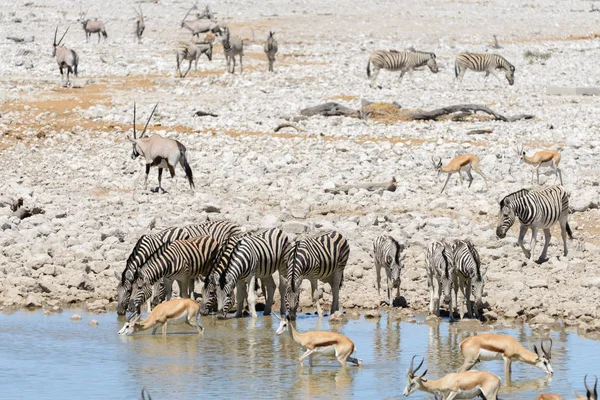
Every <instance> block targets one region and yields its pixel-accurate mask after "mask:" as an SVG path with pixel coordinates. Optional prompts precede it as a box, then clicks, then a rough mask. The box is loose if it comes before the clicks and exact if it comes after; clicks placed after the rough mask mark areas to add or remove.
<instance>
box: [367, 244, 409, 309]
mask: <svg viewBox="0 0 600 400" xmlns="http://www.w3.org/2000/svg"><path fill="white" fill-rule="evenodd" d="M403 251H404V245H401V244H400V243H398V242H397V241H396V239H394V238H393V237H391V236H388V235H381V236H377V237H376V238H375V239H373V259H374V260H375V272H376V273H377V294H379V293H380V291H381V268H383V269H384V270H385V275H386V277H387V281H386V283H387V303H388V305H390V306H391V305H392V291H391V289H392V288H394V289H397V291H396V298H399V297H400V273H401V272H402V259H403V258H404V257H403V255H402V252H403ZM390 282H391V287H390Z"/></svg>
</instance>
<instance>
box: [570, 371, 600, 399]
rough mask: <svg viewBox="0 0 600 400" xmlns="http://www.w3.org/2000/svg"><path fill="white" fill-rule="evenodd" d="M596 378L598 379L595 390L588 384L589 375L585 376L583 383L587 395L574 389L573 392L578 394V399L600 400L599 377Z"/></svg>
mask: <svg viewBox="0 0 600 400" xmlns="http://www.w3.org/2000/svg"><path fill="white" fill-rule="evenodd" d="M595 378H596V381H595V382H594V390H593V391H592V390H591V389H590V388H589V387H588V385H587V375H586V376H585V377H584V378H583V384H584V385H585V396H582V395H580V394H579V393H577V392H576V391H573V394H574V395H575V396H577V400H598V377H595Z"/></svg>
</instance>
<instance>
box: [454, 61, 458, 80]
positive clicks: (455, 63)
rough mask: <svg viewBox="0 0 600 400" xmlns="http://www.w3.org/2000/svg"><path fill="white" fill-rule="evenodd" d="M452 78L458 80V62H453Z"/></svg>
mask: <svg viewBox="0 0 600 400" xmlns="http://www.w3.org/2000/svg"><path fill="white" fill-rule="evenodd" d="M454 77H455V78H458V60H456V61H454Z"/></svg>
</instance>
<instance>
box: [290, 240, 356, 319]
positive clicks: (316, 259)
mask: <svg viewBox="0 0 600 400" xmlns="http://www.w3.org/2000/svg"><path fill="white" fill-rule="evenodd" d="M349 255H350V246H349V245H348V242H347V241H346V239H345V238H344V237H343V236H342V235H341V234H340V233H338V232H335V231H332V232H329V233H325V234H323V235H320V236H317V237H312V238H306V239H302V240H298V241H296V243H294V245H293V246H292V248H291V250H290V254H289V255H288V257H287V287H286V289H285V306H286V309H287V311H288V313H289V316H290V318H291V319H292V320H295V319H296V312H297V310H298V304H299V302H300V285H301V284H302V280H303V279H305V278H306V279H308V280H309V281H310V287H311V298H312V300H313V303H315V305H316V306H317V313H318V314H319V317H322V316H323V310H321V305H320V304H319V297H320V296H319V292H318V290H317V280H320V281H322V282H325V283H329V284H330V285H331V292H332V293H333V304H332V305H331V313H334V312H336V311H337V310H338V309H339V298H340V288H341V287H342V283H343V281H344V268H345V267H346V263H347V262H348V257H349Z"/></svg>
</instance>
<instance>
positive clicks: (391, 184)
mask: <svg viewBox="0 0 600 400" xmlns="http://www.w3.org/2000/svg"><path fill="white" fill-rule="evenodd" d="M396 187H397V185H396V177H393V178H392V180H391V181H388V182H375V183H356V184H348V185H335V187H334V188H333V189H325V193H333V194H338V193H342V192H344V193H346V194H348V191H349V190H350V189H367V190H368V191H370V192H373V191H375V190H378V189H383V190H388V191H390V192H395V191H396Z"/></svg>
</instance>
